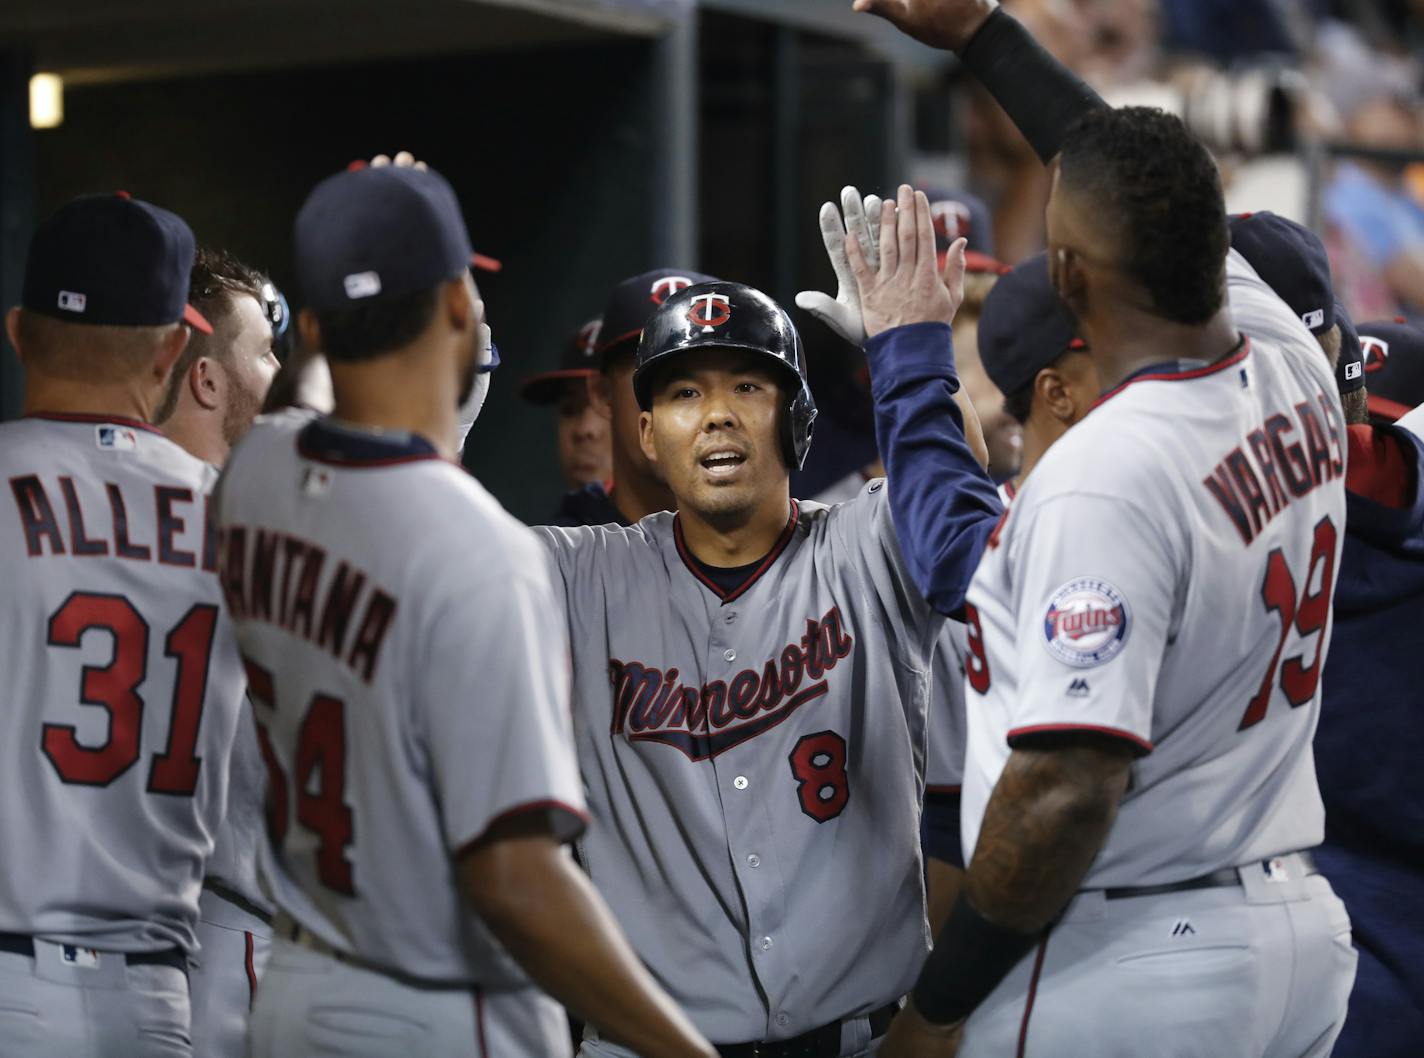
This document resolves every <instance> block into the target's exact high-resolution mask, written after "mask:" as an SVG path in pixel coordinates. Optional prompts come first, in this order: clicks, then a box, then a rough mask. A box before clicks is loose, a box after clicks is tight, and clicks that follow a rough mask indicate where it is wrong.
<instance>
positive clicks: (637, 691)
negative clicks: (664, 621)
mask: <svg viewBox="0 0 1424 1058" xmlns="http://www.w3.org/2000/svg"><path fill="white" fill-rule="evenodd" d="M854 646H855V639H854V638H853V637H852V636H851V634H850V632H849V631H848V630H847V629H845V628H844V627H843V626H842V622H841V613H840V608H839V607H836V606H833V607H831V609H830V610H828V611H827V612H826V614H825V615H824V616H823V617H822V618H821V619H820V620H819V621H817V620H811V619H808V620H807V621H806V633H805V634H804V635H803V636H801V638H800V639H799V640H792V641H791V642H790V643H788V644H787V645H786V646H785V647H784V648H783V649H782V650H781V652H780V653H779V654H778V655H773V656H772V657H771V658H769V659H768V660H767V662H766V664H765V665H763V666H762V668H761V671H760V672H758V671H757V670H756V669H743V670H742V671H741V672H739V673H737V675H736V676H734V677H732V679H731V681H730V682H728V681H724V680H710V681H708V682H707V683H704V684H702V686H700V687H697V686H688V685H685V684H682V683H679V682H678V676H679V672H678V670H677V668H675V667H674V668H668V669H666V670H664V669H660V668H655V667H653V666H651V665H648V664H645V663H644V662H641V661H626V662H625V661H619V660H618V659H617V658H609V659H608V676H609V681H610V682H611V683H612V685H613V703H614V707H613V723H612V728H611V733H612V734H614V735H620V734H625V733H626V735H627V737H628V739H629V741H632V742H659V743H662V744H663V745H667V746H672V747H673V748H674V749H677V750H680V751H681V752H683V753H684V754H686V755H687V757H688V759H690V760H694V761H701V760H710V759H711V758H713V757H715V756H717V755H718V754H719V753H725V752H726V751H727V750H729V749H732V748H733V747H734V746H739V745H741V744H742V743H743V742H747V741H749V740H750V739H753V738H756V737H757V736H758V735H760V734H762V733H764V732H766V731H769V730H770V729H771V728H773V727H775V726H776V725H778V724H780V723H781V722H782V721H783V720H785V719H786V718H787V717H789V716H790V715H791V714H792V713H794V712H795V711H796V710H797V709H799V708H801V706H803V705H805V704H806V703H807V702H810V701H814V700H815V699H817V698H820V697H822V696H823V695H825V694H826V693H827V691H828V690H829V684H828V681H827V679H826V674H827V673H829V672H830V671H831V670H832V669H834V668H835V667H836V665H837V664H838V663H839V662H840V661H842V660H843V659H845V658H847V657H849V656H850V652H851V650H852V648H853V647H854ZM807 680H812V681H815V682H811V683H807V682H806V681H807Z"/></svg>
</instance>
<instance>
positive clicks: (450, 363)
mask: <svg viewBox="0 0 1424 1058" xmlns="http://www.w3.org/2000/svg"><path fill="white" fill-rule="evenodd" d="M295 243H296V258H297V273H298V277H299V282H300V283H301V286H302V290H303V294H304V295H305V301H306V305H307V308H306V309H304V310H303V313H302V315H301V317H300V319H299V324H300V327H301V330H302V338H303V342H304V344H305V345H306V346H307V347H309V348H320V349H322V350H324V351H325V354H326V358H327V360H328V362H329V364H330V370H331V375H332V381H333V384H334V389H335V398H336V408H335V416H334V417H333V418H316V417H314V416H313V415H311V414H310V413H305V412H288V413H284V414H280V415H277V416H274V417H272V418H270V419H266V420H260V421H259V422H258V424H257V425H255V426H254V427H253V429H252V430H251V432H250V433H249V434H248V436H247V437H246V438H245V439H244V440H243V442H242V443H241V444H240V445H239V446H238V448H237V449H236V451H235V452H234V453H233V456H232V458H231V460H230V461H229V463H228V466H227V468H226V470H225V472H224V477H223V480H222V483H221V485H220V489H219V500H218V508H219V511H218V516H219V521H220V525H221V532H222V541H223V544H222V551H223V555H222V563H221V568H222V573H221V577H222V582H223V589H224V593H225V595H226V598H227V602H228V606H229V608H230V609H231V611H232V613H233V617H234V621H235V624H236V628H237V634H238V640H239V644H240V647H241V651H242V655H243V661H244V664H245V666H246V671H247V675H248V681H249V688H250V690H249V693H250V695H251V697H252V698H253V700H254V702H255V709H256V714H257V731H258V740H259V744H260V746H261V752H262V755H263V758H264V761H265V763H266V765H267V769H268V798H267V809H268V815H267V828H268V836H269V844H268V846H267V852H268V853H269V854H270V855H269V856H268V858H267V861H266V868H267V870H266V873H267V875H268V877H269V880H270V883H271V890H272V895H273V898H274V899H275V901H276V903H277V905H278V907H279V908H280V909H281V911H282V913H283V916H284V917H283V919H282V920H279V923H278V927H277V939H276V940H275V941H274V945H273V952H272V957H271V960H270V962H269V964H268V969H267V973H266V976H265V977H264V978H263V982H262V985H261V987H260V988H259V991H258V997H257V1004H256V1007H255V1009H254V1012H253V1018H252V1027H251V1035H250V1047H251V1052H252V1054H253V1055H254V1056H256V1058H268V1056H278V1055H281V1056H286V1055H292V1054H306V1053H322V1054H333V1055H336V1054H340V1055H389V1054H392V1053H408V1054H412V1055H415V1054H418V1055H422V1056H443V1055H449V1056H454V1055H468V1054H470V1053H471V1049H472V1048H474V1049H475V1053H477V1054H479V1055H480V1056H481V1058H484V1056H496V1055H497V1056H500V1058H503V1056H506V1055H510V1056H529V1058H534V1056H544V1055H551V1054H558V1053H567V1052H568V1050H569V1043H568V1034H567V1028H566V1024H565V1022H564V1019H563V1016H562V1012H561V1011H560V1009H559V1007H558V1006H557V1005H556V1004H555V1003H554V1002H553V1001H552V1000H551V999H549V998H548V997H547V996H545V995H544V994H543V993H542V992H541V991H540V990H539V989H538V988H537V987H535V986H534V985H533V984H532V983H531V981H530V978H531V977H532V978H534V980H536V981H538V982H539V984H541V985H543V986H544V987H546V988H547V989H548V990H549V991H550V992H552V993H553V994H554V995H555V996H557V997H558V998H559V999H561V1000H563V1001H564V1002H565V1003H567V1004H568V1006H569V1007H570V1008H571V1009H572V1010H574V1011H576V1012H578V1013H579V1014H581V1015H583V1016H584V1017H586V1018H594V1019H597V1021H598V1023H599V1024H600V1025H601V1026H603V1027H604V1028H605V1030H606V1031H609V1032H614V1033H617V1034H618V1036H619V1037H620V1038H623V1039H627V1040H630V1041H633V1042H635V1043H636V1045H637V1046H639V1047H640V1048H641V1049H643V1050H644V1051H645V1052H646V1053H648V1054H656V1055H668V1056H674V1055H687V1056H698V1058H708V1056H710V1055H711V1051H710V1049H709V1048H708V1047H707V1045H706V1044H705V1043H704V1042H703V1041H702V1040H701V1039H700V1038H699V1037H698V1036H697V1034H696V1032H695V1031H694V1030H693V1029H692V1028H691V1027H690V1026H689V1025H688V1024H687V1022H686V1019H685V1018H683V1017H682V1016H681V1015H680V1014H679V1012H678V1011H677V1010H676V1009H675V1008H674V1007H673V1006H672V1005H671V1003H670V1002H669V1001H668V1000H667V997H666V996H665V995H663V994H662V993H661V992H660V991H658V990H657V988H656V986H655V985H653V984H652V982H651V981H650V980H649V978H648V977H647V974H646V972H645V971H644V970H642V968H641V967H639V966H638V965H637V963H636V960H634V959H633V957H632V955H631V953H630V952H629V951H628V949H627V946H626V944H625V942H624V941H623V940H622V938H621V935H620V934H619V933H618V932H617V929H616V927H614V926H613V924H612V921H611V919H610V918H609V916H608V914H607V911H606V909H605V908H604V906H603V905H602V903H601V902H600V901H599V900H598V899H597V897H596V896H595V895H594V893H593V891H592V890H591V889H590V888H589V886H588V885H587V882H586V880H585V879H584V878H583V876H582V875H581V874H580V873H579V872H578V871H577V869H576V868H575V867H574V866H573V864H572V862H571V860H570V858H569V857H568V855H567V853H566V852H565V850H564V849H563V844H564V843H565V842H567V841H568V840H569V839H570V838H572V837H574V836H575V835H577V834H578V833H579V832H580V831H581V830H582V829H583V826H584V823H585V821H586V818H587V816H586V813H585V811H584V809H583V796H582V793H581V790H580V788H579V780H578V774H577V771H576V768H575V764H574V760H573V755H572V753H571V751H570V747H569V743H568V734H567V724H568V714H567V712H566V705H565V702H566V699H565V695H566V693H567V670H566V668H565V666H564V664H563V662H562V658H563V657H564V656H565V654H566V651H567V645H566V641H565V640H564V637H563V632H562V629H561V628H560V627H559V624H558V622H557V620H556V619H554V618H553V617H552V616H551V615H552V614H553V613H554V612H555V606H556V603H555V600H554V597H553V594H552V592H551V590H550V586H549V583H548V580H547V576H546V575H545V573H544V564H543V562H542V556H541V555H540V553H539V551H538V548H537V545H536V544H535V543H534V541H533V540H532V539H531V538H530V536H529V534H528V532H527V531H526V530H524V529H523V528H522V527H520V526H519V525H518V524H517V523H515V522H514V521H513V520H512V519H511V518H510V517H509V516H508V515H507V514H505V513H504V512H503V511H502V510H501V509H500V508H499V507H498V505H497V504H496V503H495V502H494V501H493V500H492V499H491V498H490V497H489V496H488V494H487V493H485V492H484V490H482V489H481V488H480V487H479V486H478V484H476V483H475V482H474V481H473V479H471V478H470V477H468V475H466V474H465V473H464V472H463V471H461V470H460V469H459V468H458V467H457V466H454V465H452V464H451V463H450V462H449V460H450V459H451V458H452V457H453V456H454V454H455V452H456V447H455V445H454V444H453V443H452V441H453V438H454V435H455V431H454V428H455V421H456V409H457V405H458V404H460V403H461V401H462V399H463V398H464V397H465V395H466V394H467V393H468V392H469V391H470V390H471V389H472V388H473V387H474V384H475V380H476V376H477V372H478V369H479V367H480V360H481V356H482V347H483V346H485V345H486V339H485V337H484V335H483V331H482V317H483V303H482V302H481V301H480V300H479V296H478V292H477V291H476V289H475V287H474V283H473V280H472V278H471V276H470V274H469V271H468V266H469V262H470V257H471V253H470V247H469V241H468V237H467V235H466V233H465V227H464V221H463V219H462V218H461V215H460V211H459V206H458V205H457V203H456V201H455V197H454V193H453V192H452V191H451V189H450V187H449V185H448V184H447V183H446V182H445V181H444V180H443V179H442V178H441V177H440V176H438V175H437V174H435V173H433V172H430V171H428V170H425V169H423V168H422V169H417V168H414V167H412V166H409V165H407V166H390V165H388V166H383V167H372V168H366V169H361V170H355V171H351V170H348V171H346V172H343V173H339V174H337V175H336V176H333V177H331V178H330V179H328V180H326V181H324V182H323V183H322V184H320V185H319V186H318V187H317V188H316V190H315V191H313V192H312V194H311V195H310V197H309V198H308V200H307V202H306V204H305V205H304V206H303V208H302V210H301V212H300V214H299V215H298V218H297V222H296V228H295ZM412 247H418V248H419V249H418V250H412V249H411V248H412ZM413 530H417V531H418V532H419V533H420V535H421V546H420V547H419V548H418V549H416V550H414V551H412V550H411V549H410V547H409V546H408V545H409V540H410V538H411V532H412V531H413ZM526 975H527V976H526Z"/></svg>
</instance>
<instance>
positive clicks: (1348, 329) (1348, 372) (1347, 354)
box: [1335, 301, 1365, 396]
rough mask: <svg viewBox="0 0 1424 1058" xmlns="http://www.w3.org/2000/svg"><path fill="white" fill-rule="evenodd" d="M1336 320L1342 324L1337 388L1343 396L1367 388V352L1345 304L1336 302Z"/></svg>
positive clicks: (1336, 372) (1336, 377)
mask: <svg viewBox="0 0 1424 1058" xmlns="http://www.w3.org/2000/svg"><path fill="white" fill-rule="evenodd" d="M1335 322H1336V323H1338V324H1339V325H1340V359H1339V361H1337V362H1336V364H1335V388H1336V389H1338V390H1339V391H1340V393H1341V395H1342V396H1343V395H1344V394H1346V393H1354V392H1355V391H1356V390H1361V389H1364V388H1365V353H1364V350H1363V349H1362V348H1361V347H1360V335H1359V332H1358V331H1356V330H1355V321H1354V320H1352V319H1350V314H1349V313H1348V312H1346V311H1345V306H1344V305H1342V304H1340V303H1339V302H1338V301H1337V302H1336V303H1335Z"/></svg>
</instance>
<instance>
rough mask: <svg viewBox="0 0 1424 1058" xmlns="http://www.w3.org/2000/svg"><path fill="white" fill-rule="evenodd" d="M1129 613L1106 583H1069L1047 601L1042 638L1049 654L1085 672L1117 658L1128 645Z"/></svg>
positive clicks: (1087, 580) (1118, 594)
mask: <svg viewBox="0 0 1424 1058" xmlns="http://www.w3.org/2000/svg"><path fill="white" fill-rule="evenodd" d="M1131 617H1132V615H1131V611H1130V610H1129V609H1128V606H1127V600H1126V599H1125V598H1123V596H1122V593H1121V592H1120V591H1118V590H1117V589H1116V588H1114V587H1113V586H1112V585H1111V584H1109V583H1108V582H1107V581H1105V580H1098V579H1097V578H1095V577H1081V578H1079V579H1078V580H1070V581H1069V582H1068V583H1067V584H1065V585H1063V587H1061V588H1059V589H1058V590H1057V591H1055V592H1054V593H1053V597H1052V598H1050V599H1049V600H1048V612H1047V613H1046V614H1044V617H1043V635H1044V639H1045V645H1046V646H1047V647H1048V652H1049V653H1050V654H1052V655H1053V656H1054V657H1055V658H1057V659H1058V660H1059V661H1061V662H1063V663H1064V664H1065V665H1072V666H1074V667H1075V668H1080V669H1086V668H1091V667H1092V666H1094V665H1101V664H1102V663H1103V662H1105V661H1108V660H1109V659H1111V658H1113V657H1116V656H1117V653H1118V651H1120V650H1122V645H1123V644H1124V643H1126V642H1127V633H1128V631H1129V628H1130V625H1131Z"/></svg>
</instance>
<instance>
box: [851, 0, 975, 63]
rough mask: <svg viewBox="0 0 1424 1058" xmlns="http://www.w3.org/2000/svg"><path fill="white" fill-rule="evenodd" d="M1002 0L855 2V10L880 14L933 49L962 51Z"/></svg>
mask: <svg viewBox="0 0 1424 1058" xmlns="http://www.w3.org/2000/svg"><path fill="white" fill-rule="evenodd" d="M998 6H999V0H855V3H854V4H853V5H852V7H854V9H855V10H857V11H862V12H865V13H866V14H870V15H878V16H880V17H881V18H883V19H885V20H886V21H887V22H890V23H892V24H894V26H895V28H896V29H898V30H899V31H900V32H901V33H904V34H905V35H906V36H909V37H914V38H915V39H916V40H918V41H920V42H921V43H923V44H928V45H929V46H930V47H931V48H943V49H945V50H946V51H959V50H960V49H961V48H963V47H964V45H966V44H968V43H969V41H970V39H971V38H972V37H973V36H974V34H975V33H976V32H978V30H979V27H980V26H982V25H983V24H984V20H985V19H987V18H988V17H989V16H990V15H991V14H993V13H994V8H996V7H998Z"/></svg>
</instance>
